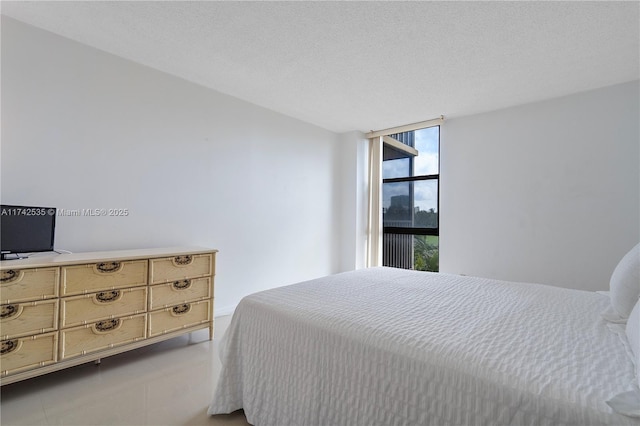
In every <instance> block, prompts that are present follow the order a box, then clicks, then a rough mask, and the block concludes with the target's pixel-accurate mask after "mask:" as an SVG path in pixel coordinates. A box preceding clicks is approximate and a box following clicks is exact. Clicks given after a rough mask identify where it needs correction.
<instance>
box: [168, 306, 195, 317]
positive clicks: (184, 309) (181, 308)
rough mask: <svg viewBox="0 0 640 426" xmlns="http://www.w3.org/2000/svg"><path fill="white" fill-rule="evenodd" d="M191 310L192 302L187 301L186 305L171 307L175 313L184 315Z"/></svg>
mask: <svg viewBox="0 0 640 426" xmlns="http://www.w3.org/2000/svg"><path fill="white" fill-rule="evenodd" d="M190 310H191V304H190V303H185V304H184V305H178V306H174V307H173V308H172V309H171V312H173V314H174V315H184V314H186V313H187V312H189V311H190Z"/></svg>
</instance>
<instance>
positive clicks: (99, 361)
mask: <svg viewBox="0 0 640 426" xmlns="http://www.w3.org/2000/svg"><path fill="white" fill-rule="evenodd" d="M101 362H102V360H101V359H100V358H98V359H96V360H95V361H93V365H95V366H96V367H97V366H99V365H100V363H101Z"/></svg>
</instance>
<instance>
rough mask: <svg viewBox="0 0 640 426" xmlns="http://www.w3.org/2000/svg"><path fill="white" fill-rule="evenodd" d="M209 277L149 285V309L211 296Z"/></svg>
mask: <svg viewBox="0 0 640 426" xmlns="http://www.w3.org/2000/svg"><path fill="white" fill-rule="evenodd" d="M211 294H212V287H211V277H206V278H195V279H187V280H178V281H174V282H171V283H166V284H157V285H152V286H150V287H149V310H150V311H151V310H154V309H161V308H166V307H168V306H174V305H177V304H180V303H185V302H191V301H197V300H201V299H207V298H211Z"/></svg>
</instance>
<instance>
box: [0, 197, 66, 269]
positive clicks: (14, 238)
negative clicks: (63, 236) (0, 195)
mask: <svg viewBox="0 0 640 426" xmlns="http://www.w3.org/2000/svg"><path fill="white" fill-rule="evenodd" d="M55 226H56V209H55V208H53V207H30V206H13V205H7V204H1V205H0V252H1V253H2V258H3V259H4V258H5V256H6V255H7V254H10V253H32V252H41V251H52V250H53V242H54V237H55Z"/></svg>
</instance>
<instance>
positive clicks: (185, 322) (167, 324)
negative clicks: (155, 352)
mask: <svg viewBox="0 0 640 426" xmlns="http://www.w3.org/2000/svg"><path fill="white" fill-rule="evenodd" d="M209 321H211V301H210V300H202V301H200V302H191V303H184V304H180V305H176V306H173V307H171V308H165V309H162V310H160V311H155V312H150V313H149V337H153V336H158V335H160V334H165V333H170V332H172V331H177V330H181V329H183V328H187V327H192V326H195V325H198V324H202V323H206V322H209Z"/></svg>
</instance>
